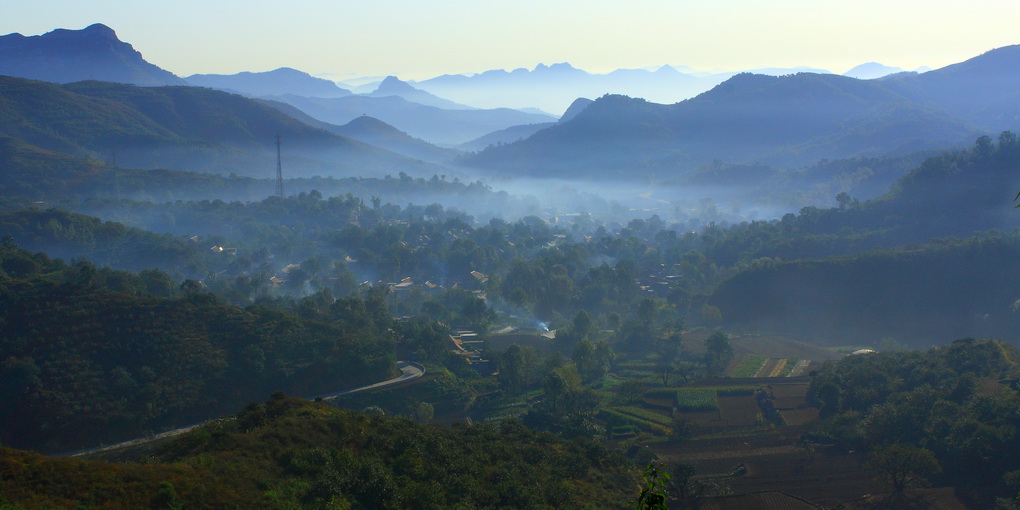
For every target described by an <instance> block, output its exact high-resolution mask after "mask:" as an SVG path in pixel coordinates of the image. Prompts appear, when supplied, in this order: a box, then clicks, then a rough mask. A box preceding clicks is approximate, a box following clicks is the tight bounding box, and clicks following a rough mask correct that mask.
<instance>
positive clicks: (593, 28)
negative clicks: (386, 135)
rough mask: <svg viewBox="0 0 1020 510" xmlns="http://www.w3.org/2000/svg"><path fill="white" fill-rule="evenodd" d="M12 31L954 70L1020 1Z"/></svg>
mask: <svg viewBox="0 0 1020 510" xmlns="http://www.w3.org/2000/svg"><path fill="white" fill-rule="evenodd" d="M4 3H6V4H7V5H5V6H4V8H3V14H2V15H0V34H8V33H12V32H20V33H22V34H24V35H38V34H42V33H45V32H48V31H50V30H52V29H54V28H70V29H80V28H84V27H85V26H88V25H90V24H92V23H103V24H106V25H108V26H110V27H111V28H113V29H114V30H116V31H117V35H118V36H119V37H120V39H121V40H123V41H126V42H129V43H131V44H132V45H134V47H135V49H136V50H138V51H141V52H142V54H143V55H144V56H145V58H146V60H148V61H150V62H152V63H154V64H156V65H158V66H160V67H163V68H164V69H167V70H169V71H171V72H174V73H176V74H178V75H180V76H187V75H190V74H194V73H227V74H229V73H235V72H239V71H267V70H271V69H275V68H278V67H283V66H288V67H294V68H297V69H300V70H302V71H306V72H309V73H312V74H319V73H335V74H338V75H352V76H353V75H389V74H394V75H397V76H399V77H401V78H403V79H424V78H429V77H432V76H436V75H439V74H446V73H471V72H481V71H484V70H487V69H514V68H518V67H527V68H533V67H534V66H535V65H536V64H538V63H546V64H552V63H556V62H570V63H571V64H573V65H574V66H575V67H578V68H581V69H585V70H588V71H591V72H608V71H611V70H613V69H616V68H621V67H622V68H634V67H645V66H653V65H660V64H670V65H689V66H691V67H694V68H697V69H702V70H713V69H727V70H740V69H751V68H755V67H792V66H812V67H819V68H824V69H828V70H831V71H833V72H838V73H842V72H845V71H847V70H848V69H850V68H851V67H853V66H855V65H857V64H861V63H864V62H868V61H878V62H881V63H883V64H886V65H891V66H896V67H901V68H904V69H914V68H917V67H919V66H930V67H933V68H938V67H942V66H944V65H948V64H951V63H954V62H959V61H961V60H965V59H967V58H970V57H972V56H975V55H978V54H980V53H982V52H984V51H987V50H989V49H992V48H997V47H1001V46H1007V45H1010V44H1018V43H1020V31H1018V30H1017V26H1018V22H1020V2H1018V1H1016V0H970V1H967V2H964V1H962V0H952V1H948V0H924V1H920V0H856V1H848V0H838V1H832V0H698V1H688V0H629V1H626V2H623V1H608V0H583V1H582V0H500V1H495V0H433V1H421V0H417V1H414V0H359V1H357V2H352V1H347V0H290V1H279V0H277V1H268V0H174V1H167V0H160V1H155V0H101V1H89V0H30V1H28V0H21V1H19V0H5V2H4Z"/></svg>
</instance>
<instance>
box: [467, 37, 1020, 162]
mask: <svg viewBox="0 0 1020 510" xmlns="http://www.w3.org/2000/svg"><path fill="white" fill-rule="evenodd" d="M1018 68H1020V46H1009V47H1005V48H1000V49H997V50H993V51H989V52H987V53H985V54H983V55H981V56H978V57H975V58H973V59H970V60H968V61H966V62H962V63H959V64H955V65H952V66H948V67H945V68H942V69H939V70H935V71H929V72H927V73H923V74H915V73H901V74H896V75H890V76H887V77H885V78H882V79H877V80H859V79H855V78H849V77H845V76H838V75H831V74H830V75H826V74H815V73H799V74H795V75H789V76H779V77H776V76H765V75H756V74H750V73H744V74H739V75H737V76H734V77H732V78H730V79H729V80H726V81H725V82H723V83H721V84H719V85H717V86H716V87H714V88H713V89H712V90H710V91H708V92H705V93H702V94H700V95H698V96H696V97H694V98H691V99H688V100H685V101H682V102H680V103H677V104H673V105H662V104H655V103H651V102H648V101H645V100H643V99H635V98H630V97H625V96H618V95H606V96H603V97H601V98H599V99H598V100H596V101H595V102H594V103H593V104H592V105H590V106H588V107H587V108H586V109H584V111H582V112H581V113H580V114H579V115H578V116H577V117H576V118H574V119H572V120H570V121H568V122H563V123H559V124H557V125H555V126H552V127H549V128H547V129H544V130H542V131H539V132H537V133H535V134H534V135H532V136H531V137H529V138H527V139H525V140H521V141H519V142H516V143H512V144H509V145H503V146H498V147H491V148H489V149H487V150H485V151H482V152H480V153H478V154H476V155H473V156H468V157H466V158H465V159H464V160H463V161H464V163H465V164H468V165H470V166H473V167H476V168H484V169H489V170H492V171H497V172H513V173H515V174H520V173H530V174H532V175H542V176H555V177H565V176H582V175H583V176H592V177H595V176H601V177H607V176H618V177H622V176H628V177H633V176H635V175H636V173H639V174H641V175H645V176H657V177H660V178H671V177H676V176H677V175H680V174H683V173H685V172H689V171H691V170H693V169H696V168H697V167H699V166H700V165H704V164H706V163H708V162H711V161H713V160H717V159H721V160H724V161H727V162H731V163H765V164H769V165H779V166H786V167H801V166H806V165H809V164H811V163H813V162H815V161H818V160H820V159H823V158H849V157H873V156H886V155H896V154H905V153H908V152H914V151H919V150H925V149H930V148H939V147H951V146H959V145H961V144H965V143H968V142H970V141H972V140H973V139H974V138H975V137H976V136H978V135H979V134H981V133H988V132H991V133H997V132H999V131H1001V130H1006V129H1015V128H1016V127H1017V126H1018V125H1020V92H1018V87H1020V72H1018V71H1017V69H1018Z"/></svg>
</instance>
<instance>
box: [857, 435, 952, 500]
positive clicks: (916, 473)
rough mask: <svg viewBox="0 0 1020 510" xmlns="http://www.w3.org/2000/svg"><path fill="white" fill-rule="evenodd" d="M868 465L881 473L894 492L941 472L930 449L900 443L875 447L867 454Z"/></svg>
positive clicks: (899, 491)
mask: <svg viewBox="0 0 1020 510" xmlns="http://www.w3.org/2000/svg"><path fill="white" fill-rule="evenodd" d="M868 466H869V467H871V469H873V470H875V471H877V472H878V473H879V474H880V475H882V476H883V477H884V478H885V479H886V481H887V482H889V485H891V486H892V487H893V491H894V492H896V493H901V492H903V489H905V488H906V487H907V486H908V485H911V484H914V483H919V482H923V481H925V478H926V477H928V476H931V475H934V474H938V473H940V472H942V467H941V466H939V462H938V460H936V459H935V454H933V453H932V452H931V450H926V449H924V448H918V447H916V446H913V445H909V444H902V443H896V444H893V445H890V446H880V447H878V448H875V449H874V450H873V451H872V452H871V454H870V455H869V456H868Z"/></svg>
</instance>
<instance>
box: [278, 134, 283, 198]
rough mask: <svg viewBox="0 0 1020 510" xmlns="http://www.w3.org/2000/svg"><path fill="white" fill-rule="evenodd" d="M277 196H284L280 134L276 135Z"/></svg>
mask: <svg viewBox="0 0 1020 510" xmlns="http://www.w3.org/2000/svg"><path fill="white" fill-rule="evenodd" d="M276 196H278V197H280V198H283V160H282V159H280V135H276Z"/></svg>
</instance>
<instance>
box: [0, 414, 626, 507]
mask: <svg viewBox="0 0 1020 510" xmlns="http://www.w3.org/2000/svg"><path fill="white" fill-rule="evenodd" d="M0 471H2V472H4V473H5V476H4V477H3V479H2V480H0V493H2V494H5V495H6V496H7V498H8V499H9V500H10V502H11V503H17V504H23V505H24V506H25V507H26V508H30V509H31V508H43V507H45V506H47V505H48V506H50V507H58V506H59V507H72V508H73V507H74V506H75V505H77V504H79V503H80V504H84V505H88V506H89V507H104V508H106V507H109V508H166V506H165V505H166V503H168V502H167V501H166V499H167V498H169V497H171V496H172V497H173V498H175V501H176V503H177V504H180V505H181V507H182V508H188V509H196V508H288V509H301V508H309V509H311V508H352V509H391V508H393V509H407V508H416V509H430V508H436V509H438V508H463V509H469V508H470V509H476V508H618V507H620V506H621V505H622V504H624V502H626V501H628V500H630V499H631V498H633V497H634V493H635V488H636V486H637V479H636V477H635V476H634V466H633V465H632V464H631V463H630V462H629V461H628V460H626V459H625V458H623V457H621V456H618V455H616V454H612V453H609V452H608V451H607V450H606V448H605V447H604V446H603V445H602V444H601V443H598V442H594V441H587V440H580V441H573V442H567V441H564V440H562V439H559V438H557V437H556V436H554V435H552V434H550V433H538V432H533V431H531V430H529V429H527V428H526V427H524V426H523V425H521V424H520V423H519V422H516V421H513V420H511V421H507V422H503V423H500V424H476V425H472V426H464V425H455V426H454V427H452V428H440V427H436V426H424V425H419V424H416V423H414V422H412V421H410V420H406V419H397V418H390V417H386V416H381V415H373V416H369V415H365V414H359V413H354V412H350V411H344V410H338V409H335V408H331V407H328V406H325V405H322V404H316V403H312V402H308V401H303V400H298V399H292V398H287V397H283V396H282V395H276V396H274V398H273V399H271V400H269V401H268V402H266V403H264V404H252V405H249V406H248V407H247V408H246V409H245V410H244V411H242V412H240V413H238V414H237V415H236V416H234V417H232V418H229V419H224V420H220V421H217V422H215V423H211V424H209V425H206V426H203V427H201V428H199V429H196V430H194V431H191V432H189V433H187V434H185V435H184V436H181V437H179V438H177V439H176V440H174V441H172V442H170V443H168V444H167V445H165V446H164V447H163V448H162V449H161V450H159V451H158V452H157V453H155V454H154V455H152V456H151V457H149V458H147V460H146V463H145V464H143V465H138V464H108V463H103V462H87V461H83V460H78V459H66V458H64V459H48V458H44V457H40V456H37V455H35V454H28V453H24V452H18V451H13V450H0ZM40 480H46V482H45V483H43V484H40ZM167 482H169V483H170V484H172V486H171V488H172V489H173V490H172V491H170V490H168V489H167V486H166V485H165V484H166V483H167Z"/></svg>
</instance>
